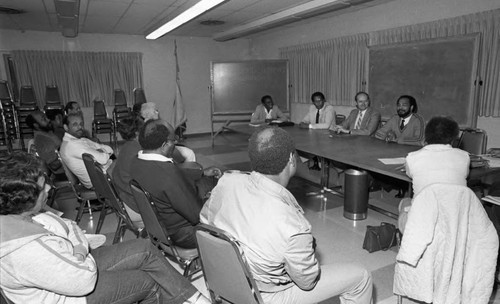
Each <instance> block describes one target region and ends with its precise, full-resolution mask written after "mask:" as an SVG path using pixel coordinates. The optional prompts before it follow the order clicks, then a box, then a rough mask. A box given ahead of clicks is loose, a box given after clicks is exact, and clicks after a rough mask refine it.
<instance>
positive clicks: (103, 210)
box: [89, 204, 108, 233]
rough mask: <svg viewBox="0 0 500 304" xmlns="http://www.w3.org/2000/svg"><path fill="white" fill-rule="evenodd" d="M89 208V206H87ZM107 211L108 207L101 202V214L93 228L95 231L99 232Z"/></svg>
mask: <svg viewBox="0 0 500 304" xmlns="http://www.w3.org/2000/svg"><path fill="white" fill-rule="evenodd" d="M89 208H91V207H90V206H89ZM107 213H108V208H107V207H106V205H104V204H103V205H102V208H101V214H99V220H98V221H97V227H96V229H95V233H99V232H101V228H102V224H103V223H104V219H105V218H106V215H107Z"/></svg>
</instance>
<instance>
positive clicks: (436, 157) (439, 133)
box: [399, 116, 470, 232]
mask: <svg viewBox="0 0 500 304" xmlns="http://www.w3.org/2000/svg"><path fill="white" fill-rule="evenodd" d="M458 133H459V128H458V124H457V122H456V121H455V120H453V118H451V117H444V116H437V117H433V118H432V119H431V120H429V122H428V123H427V125H426V126H425V146H424V147H423V148H422V149H420V150H418V151H415V152H411V153H408V156H406V164H405V169H406V175H408V176H409V177H411V178H412V183H413V195H414V196H416V195H418V193H419V192H420V191H421V190H422V189H424V188H425V187H426V186H428V185H431V184H437V183H440V184H454V185H462V186H467V176H468V175H469V164H470V158H469V153H467V152H466V151H463V150H460V149H457V148H453V147H452V146H451V144H452V143H453V142H454V141H455V139H456V138H457V137H458ZM410 206H411V199H410V198H405V199H403V200H401V202H400V204H399V229H400V230H401V232H403V231H404V226H405V224H406V219H407V216H408V211H409V209H410Z"/></svg>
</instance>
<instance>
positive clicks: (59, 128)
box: [45, 109, 64, 141]
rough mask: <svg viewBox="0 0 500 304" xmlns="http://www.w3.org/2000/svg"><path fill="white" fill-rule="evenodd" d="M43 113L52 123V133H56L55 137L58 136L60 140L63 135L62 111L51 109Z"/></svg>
mask: <svg viewBox="0 0 500 304" xmlns="http://www.w3.org/2000/svg"><path fill="white" fill-rule="evenodd" d="M45 114H46V115H47V118H48V119H49V120H50V122H51V123H52V127H53V128H54V134H55V135H57V137H59V139H60V140H61V141H62V139H63V137H64V127H63V118H64V112H63V111H62V110H60V109H51V110H47V111H45Z"/></svg>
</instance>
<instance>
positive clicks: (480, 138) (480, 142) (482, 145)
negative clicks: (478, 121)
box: [458, 129, 488, 155]
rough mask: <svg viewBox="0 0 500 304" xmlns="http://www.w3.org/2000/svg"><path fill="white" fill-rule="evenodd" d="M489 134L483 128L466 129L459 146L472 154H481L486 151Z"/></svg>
mask: <svg viewBox="0 0 500 304" xmlns="http://www.w3.org/2000/svg"><path fill="white" fill-rule="evenodd" d="M487 142H488V136H487V135H486V131H484V130H481V129H464V130H462V135H461V136H460V140H459V142H458V148H459V149H462V150H464V151H467V152H469V153H470V154H474V155H480V154H484V153H485V152H486V144H487Z"/></svg>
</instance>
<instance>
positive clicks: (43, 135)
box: [26, 111, 64, 174]
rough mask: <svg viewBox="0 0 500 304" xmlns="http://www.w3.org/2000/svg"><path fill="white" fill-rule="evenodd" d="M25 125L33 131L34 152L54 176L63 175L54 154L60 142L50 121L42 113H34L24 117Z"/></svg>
mask: <svg viewBox="0 0 500 304" xmlns="http://www.w3.org/2000/svg"><path fill="white" fill-rule="evenodd" d="M26 124H27V125H28V127H30V128H32V129H33V131H34V143H35V147H36V151H37V153H38V155H39V156H40V158H41V159H43V161H44V162H45V164H46V165H47V167H48V168H49V169H50V171H51V172H53V173H56V174H62V173H64V171H63V169H62V166H61V163H60V162H59V160H58V159H57V154H56V150H59V147H60V146H61V140H60V139H59V137H58V136H57V135H56V134H54V128H53V125H52V123H51V121H50V120H49V119H48V118H47V116H46V115H45V114H44V113H43V112H41V111H35V112H33V113H31V114H29V115H28V116H27V117H26Z"/></svg>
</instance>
